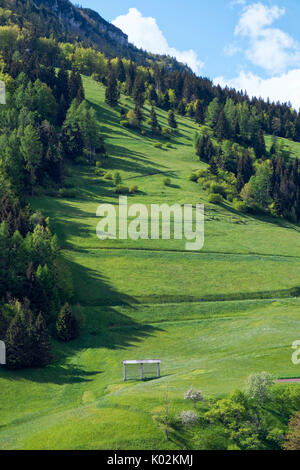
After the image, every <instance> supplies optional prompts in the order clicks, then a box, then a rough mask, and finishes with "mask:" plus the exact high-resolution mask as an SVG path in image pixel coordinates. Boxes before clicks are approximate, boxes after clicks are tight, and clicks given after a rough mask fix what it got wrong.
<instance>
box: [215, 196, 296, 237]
mask: <svg viewBox="0 0 300 470" xmlns="http://www.w3.org/2000/svg"><path fill="white" fill-rule="evenodd" d="M220 206H221V207H223V208H224V209H226V210H227V211H228V212H230V213H232V214H234V215H236V216H239V217H243V218H245V219H246V220H247V219H248V220H259V221H260V222H265V223H268V224H272V225H275V226H277V227H281V228H285V229H289V230H294V231H295V232H298V233H299V232H300V226H299V225H298V224H293V223H292V222H289V221H288V220H286V219H283V218H282V219H281V218H279V217H278V218H276V217H272V216H270V215H268V214H251V213H247V214H245V213H241V212H239V211H237V210H236V209H234V208H233V207H231V206H230V205H229V204H227V203H226V202H223V203H222V204H220Z"/></svg>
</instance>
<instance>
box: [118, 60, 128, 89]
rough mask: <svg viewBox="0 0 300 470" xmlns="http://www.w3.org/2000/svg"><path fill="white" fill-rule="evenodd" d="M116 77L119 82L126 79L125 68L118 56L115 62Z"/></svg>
mask: <svg viewBox="0 0 300 470" xmlns="http://www.w3.org/2000/svg"><path fill="white" fill-rule="evenodd" d="M116 75H117V79H118V80H119V82H121V83H123V82H125V80H126V73H125V68H124V64H123V60H122V59H121V58H120V57H119V58H118V62H117V72H116Z"/></svg>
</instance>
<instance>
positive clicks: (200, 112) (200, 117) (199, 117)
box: [195, 100, 204, 124]
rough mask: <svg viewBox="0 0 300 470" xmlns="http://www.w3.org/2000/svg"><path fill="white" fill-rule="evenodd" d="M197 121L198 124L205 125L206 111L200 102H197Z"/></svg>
mask: <svg viewBox="0 0 300 470" xmlns="http://www.w3.org/2000/svg"><path fill="white" fill-rule="evenodd" d="M195 121H196V123H197V124H203V122H204V109H203V106H202V103H201V101H200V100H197V102H196V109H195Z"/></svg>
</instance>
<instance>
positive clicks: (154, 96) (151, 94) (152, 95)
mask: <svg viewBox="0 0 300 470" xmlns="http://www.w3.org/2000/svg"><path fill="white" fill-rule="evenodd" d="M149 100H150V102H151V103H154V104H157V100H158V98H157V93H156V90H155V87H154V85H150V89H149Z"/></svg>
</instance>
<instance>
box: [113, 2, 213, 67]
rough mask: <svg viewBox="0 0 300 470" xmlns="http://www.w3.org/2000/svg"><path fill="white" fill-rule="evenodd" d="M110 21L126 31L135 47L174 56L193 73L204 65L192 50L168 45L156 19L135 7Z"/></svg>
mask: <svg viewBox="0 0 300 470" xmlns="http://www.w3.org/2000/svg"><path fill="white" fill-rule="evenodd" d="M112 23H113V24H114V25H115V26H117V27H118V28H120V29H121V30H122V31H123V32H124V33H126V34H127V35H128V39H129V41H130V42H131V43H133V44H134V45H135V46H136V47H139V48H142V49H144V50H146V51H149V52H153V53H155V54H167V55H170V56H172V57H176V59H177V60H179V61H180V62H183V63H185V64H187V65H189V67H191V69H192V70H193V71H194V72H195V73H200V70H201V69H202V68H203V66H204V63H203V62H202V61H201V60H200V59H199V58H198V56H197V54H196V52H195V51H194V50H192V49H190V50H188V51H178V50H177V49H175V48H174V47H170V46H169V44H168V41H167V39H166V38H165V36H164V34H163V32H162V31H161V30H160V29H159V26H158V24H157V22H156V19H155V18H152V17H145V16H143V15H142V14H141V12H139V11H138V10H137V9H136V8H129V11H128V13H127V14H126V15H121V16H118V18H116V19H115V20H114V21H113V22H112Z"/></svg>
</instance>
